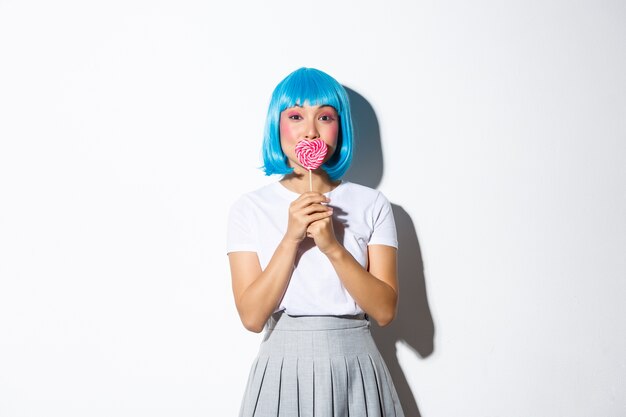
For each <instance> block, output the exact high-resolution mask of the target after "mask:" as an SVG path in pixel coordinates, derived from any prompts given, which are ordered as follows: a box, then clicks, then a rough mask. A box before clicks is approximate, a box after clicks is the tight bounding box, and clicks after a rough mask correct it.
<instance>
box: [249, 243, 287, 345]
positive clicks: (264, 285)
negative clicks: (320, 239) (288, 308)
mask: <svg viewBox="0 0 626 417" xmlns="http://www.w3.org/2000/svg"><path fill="white" fill-rule="evenodd" d="M297 250H298V243H297V242H294V241H289V240H282V241H281V242H280V243H279V245H278V247H277V248H276V250H275V251H274V254H273V255H272V258H271V260H270V262H269V263H268V265H267V267H266V268H265V270H263V271H262V272H261V275H259V277H258V278H257V279H255V280H254V281H253V282H252V283H251V284H250V285H249V286H248V287H247V288H246V289H245V291H244V292H243V293H242V295H241V297H240V298H239V300H238V302H237V310H238V311H239V316H240V317H241V321H242V322H243V324H244V326H245V327H246V328H247V329H248V330H250V331H253V332H257V333H258V332H260V331H261V330H263V326H264V325H265V322H266V321H267V319H268V318H269V317H270V316H271V315H272V313H273V312H274V311H275V310H276V307H277V306H278V304H279V303H280V300H281V299H282V297H283V295H284V293H285V290H286V288H287V286H288V284H289V280H290V279H291V274H292V272H293V265H294V260H295V257H296V253H297Z"/></svg>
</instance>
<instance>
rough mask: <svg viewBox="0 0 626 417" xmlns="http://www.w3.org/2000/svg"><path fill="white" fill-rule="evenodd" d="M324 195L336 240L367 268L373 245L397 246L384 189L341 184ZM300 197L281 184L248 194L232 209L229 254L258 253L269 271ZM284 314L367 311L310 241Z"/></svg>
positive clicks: (293, 277) (291, 283)
mask: <svg viewBox="0 0 626 417" xmlns="http://www.w3.org/2000/svg"><path fill="white" fill-rule="evenodd" d="M325 195H326V196H327V197H329V198H330V203H329V206H331V207H333V228H334V230H335V235H336V237H337V240H338V241H339V243H341V244H342V245H343V246H344V247H345V248H346V249H347V250H348V251H349V252H350V253H351V254H352V256H354V258H355V259H356V260H357V261H358V262H359V263H360V264H361V265H362V266H363V267H365V268H367V246H368V245H387V246H393V247H395V248H397V247H398V240H397V235H396V226H395V223H394V220H393V212H392V211H391V204H389V201H388V200H387V198H385V196H384V195H383V194H382V193H381V192H380V191H377V190H374V189H372V188H368V187H364V186H362V185H358V184H354V183H351V182H347V181H342V182H341V183H340V184H339V185H338V186H337V187H336V188H335V189H334V190H332V191H330V192H328V193H325ZM298 197H299V194H297V193H295V192H293V191H290V190H288V189H287V188H285V187H284V186H283V185H282V184H281V183H280V182H275V183H273V184H270V185H267V186H264V187H262V188H260V189H258V190H256V191H252V192H250V193H247V194H244V195H243V196H242V197H241V198H239V200H237V201H236V202H235V203H234V204H233V205H232V207H231V209H230V216H229V219H228V240H227V252H238V251H250V252H256V254H257V256H258V258H259V262H260V264H261V268H262V269H265V268H266V267H267V264H268V263H269V261H270V259H271V258H272V256H273V254H274V251H275V250H276V248H277V246H278V244H279V243H280V241H281V240H282V238H283V236H284V235H285V231H286V230H287V220H288V212H289V205H290V204H291V202H292V201H294V200H295V199H297V198H298ZM280 310H285V312H286V313H287V314H290V315H296V316H300V315H302V316H307V315H352V314H359V313H363V310H362V309H361V308H360V307H359V306H358V305H357V304H356V302H355V301H354V299H353V298H352V297H351V296H350V294H349V293H348V291H347V290H346V289H345V288H344V286H343V284H342V283H341V280H340V279H339V277H338V276H337V273H336V272H335V269H334V268H333V266H332V264H331V263H330V261H329V260H328V258H327V257H326V255H324V254H323V253H322V252H321V251H320V250H319V249H318V248H317V246H315V244H314V242H313V239H311V238H305V240H304V241H303V242H302V243H300V247H299V249H298V254H297V255H296V260H295V268H294V270H293V273H292V275H291V280H290V281H289V286H288V287H287V291H286V292H285V295H284V296H283V299H282V301H281V302H280V305H279V307H278V309H277V311H280Z"/></svg>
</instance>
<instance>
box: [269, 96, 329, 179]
mask: <svg viewBox="0 0 626 417" xmlns="http://www.w3.org/2000/svg"><path fill="white" fill-rule="evenodd" d="M338 136H339V115H338V114H337V111H336V110H335V108H334V107H332V106H306V105H305V106H294V107H289V108H287V109H285V110H284V111H283V112H281V113H280V146H281V148H282V149H283V152H284V153H285V155H286V156H287V159H288V161H289V166H290V167H293V168H296V169H297V167H300V164H299V163H298V158H297V157H296V151H295V148H296V144H297V143H298V142H299V141H301V140H303V139H304V140H313V139H321V140H323V141H324V142H325V143H326V145H327V146H328V153H327V154H326V158H324V162H326V161H328V160H329V159H330V157H331V156H332V155H333V153H335V149H336V148H337V140H338ZM302 169H304V168H302Z"/></svg>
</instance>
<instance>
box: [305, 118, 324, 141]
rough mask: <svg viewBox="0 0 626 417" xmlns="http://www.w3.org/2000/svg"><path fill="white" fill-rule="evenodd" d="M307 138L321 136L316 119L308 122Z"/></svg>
mask: <svg viewBox="0 0 626 417" xmlns="http://www.w3.org/2000/svg"><path fill="white" fill-rule="evenodd" d="M304 137H305V139H309V140H312V139H317V138H319V137H320V133H319V132H318V130H317V126H316V125H315V121H311V122H309V123H308V125H307V127H306V130H305V131H304Z"/></svg>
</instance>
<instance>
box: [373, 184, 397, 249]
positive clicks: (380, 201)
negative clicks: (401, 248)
mask: <svg viewBox="0 0 626 417" xmlns="http://www.w3.org/2000/svg"><path fill="white" fill-rule="evenodd" d="M372 216H373V219H372V220H373V231H372V235H371V237H370V240H369V242H368V245H387V246H393V247H394V248H397V247H398V235H397V232H396V223H395V220H394V218H393V210H392V209H391V203H389V200H387V198H386V197H385V196H384V195H383V194H382V193H381V192H379V193H378V197H377V198H376V201H375V202H374V207H373V211H372Z"/></svg>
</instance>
